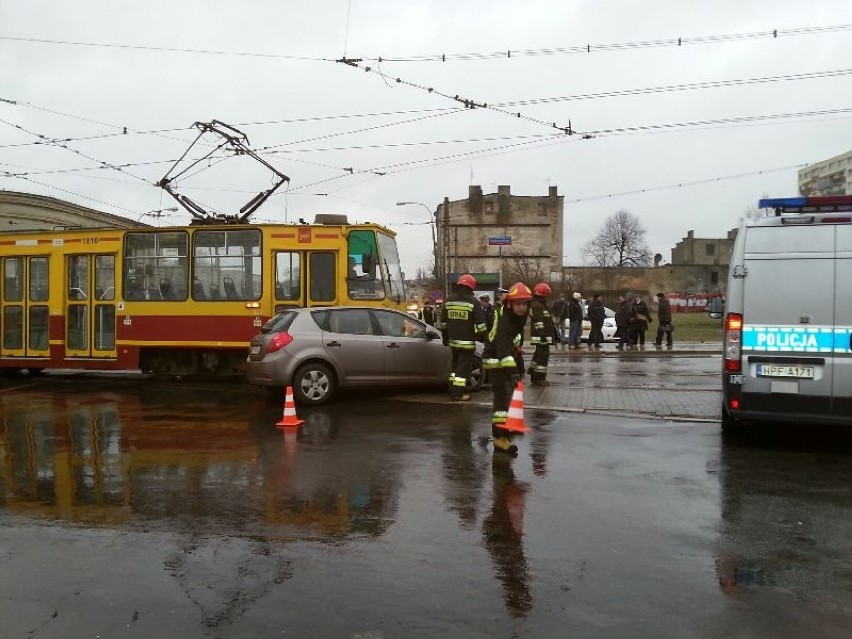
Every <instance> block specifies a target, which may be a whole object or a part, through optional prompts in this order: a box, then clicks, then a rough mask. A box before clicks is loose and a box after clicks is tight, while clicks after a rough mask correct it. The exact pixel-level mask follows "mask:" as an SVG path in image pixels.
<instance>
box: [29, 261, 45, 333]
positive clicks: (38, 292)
mask: <svg viewBox="0 0 852 639" xmlns="http://www.w3.org/2000/svg"><path fill="white" fill-rule="evenodd" d="M47 269H48V259H47V258H46V257H31V258H30V301H31V302H46V301H47V293H48V281H49V280H48V277H47ZM31 348H35V347H31Z"/></svg>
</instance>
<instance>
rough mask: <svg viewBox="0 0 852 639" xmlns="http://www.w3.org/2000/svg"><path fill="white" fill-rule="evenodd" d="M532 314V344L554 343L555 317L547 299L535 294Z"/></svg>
mask: <svg viewBox="0 0 852 639" xmlns="http://www.w3.org/2000/svg"><path fill="white" fill-rule="evenodd" d="M530 316H531V317H532V326H531V330H530V344H533V345H535V346H538V345H539V344H553V331H554V328H553V318H552V317H551V316H550V311H549V310H547V300H546V299H544V298H542V297H538V296H534V297H533V299H532V304H530Z"/></svg>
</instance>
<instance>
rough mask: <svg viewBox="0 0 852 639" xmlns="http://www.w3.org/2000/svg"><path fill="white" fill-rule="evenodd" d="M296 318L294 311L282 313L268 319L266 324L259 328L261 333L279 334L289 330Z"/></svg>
mask: <svg viewBox="0 0 852 639" xmlns="http://www.w3.org/2000/svg"><path fill="white" fill-rule="evenodd" d="M295 317H296V312H295V311H284V312H282V313H278V314H277V315H273V316H272V317H270V318H269V319H268V320H267V321H266V324H264V325H263V326H261V327H260V332H261V333H280V332H281V331H286V330H287V329H288V328H290V324H292V323H293V319H295Z"/></svg>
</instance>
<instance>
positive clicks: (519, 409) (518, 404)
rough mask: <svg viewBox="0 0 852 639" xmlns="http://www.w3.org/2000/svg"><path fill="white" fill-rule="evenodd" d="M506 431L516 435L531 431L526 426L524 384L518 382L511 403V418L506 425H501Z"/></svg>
mask: <svg viewBox="0 0 852 639" xmlns="http://www.w3.org/2000/svg"><path fill="white" fill-rule="evenodd" d="M501 426H502V428H505V429H506V430H511V431H514V432H516V433H527V432H529V431H530V429H529V428H527V427H526V426H525V425H524V383H523V382H518V385H517V386H516V387H515V392H513V393H512V401H511V402H510V403H509V417H508V418H507V419H506V423H505V424H502V425H501Z"/></svg>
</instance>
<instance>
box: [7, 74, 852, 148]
mask: <svg viewBox="0 0 852 639" xmlns="http://www.w3.org/2000/svg"><path fill="white" fill-rule="evenodd" d="M849 75H852V69H828V70H819V71H810V72H803V73H792V74H785V75H775V76H763V77H753V78H734V79H722V80H708V81H704V82H693V83H683V84H673V85H662V86H653V87H635V88H628V89H614V90H611V91H600V92H596V93H586V94H574V95H565V96H553V97H542V98H529V99H520V100H511V101H503V102H495V103H494V106H497V107H513V106H528V105H536V104H550V103H554V102H570V101H583V100H595V99H605V98H615V97H623V96H634V95H649V94H657V93H674V92H681V91H696V90H707V89H717V88H724V87H735V86H747V85H753V84H768V83H777V82H794V81H802V80H814V79H828V78H837V77H845V76H849ZM0 102H2V103H6V104H10V105H16V106H23V107H28V108H32V109H36V110H39V111H44V112H47V113H53V114H56V115H62V116H65V117H69V118H73V119H77V120H81V121H84V122H89V123H92V124H98V125H101V126H105V127H109V128H115V129H119V131H117V132H114V133H101V134H96V135H87V136H79V137H55V138H53V141H58V142H80V141H89V140H101V139H108V138H113V137H125V136H130V135H158V134H162V133H171V132H181V131H187V130H188V127H171V128H161V129H147V130H136V129H132V128H129V127H125V126H123V125H119V124H112V123H109V122H103V121H100V120H95V119H92V118H87V117H85V116H80V115H75V114H70V113H64V112H61V111H57V110H55V109H50V108H47V107H41V106H37V105H34V104H32V103H30V102H22V101H19V100H12V99H4V98H0ZM465 110H466V109H465V108H464V106H463V104H462V106H460V107H446V108H435V109H409V110H402V111H379V112H369V113H343V114H330V115H321V116H309V117H297V118H282V119H276V120H255V121H247V122H237V123H235V124H234V126H237V127H250V126H269V125H277V124H301V123H310V122H321V121H328V120H343V119H353V118H373V117H386V116H395V115H429V114H434V115H439V114H442V113H447V114H449V113H452V112H463V111H465ZM414 121H417V119H416V118H415V119H412V120H404V121H403V122H402V123H409V122H414ZM396 124H399V123H396ZM394 125H395V124H394V123H389V124H385V125H383V126H394ZM375 128H381V127H366V128H362V129H356V130H354V131H352V133H360V132H366V131H371V130H374V129H375ZM336 135H342V134H334V135H333V136H332V137H334V136H336ZM160 137H164V138H165V139H169V140H178V141H181V142H184V141H185V140H183V139H179V138H174V137H170V136H160ZM311 141H313V140H311ZM303 142H305V140H299V141H294V142H287V143H283V144H282V145H269V147H268V148H275V147H277V146H291V145H295V144H299V143H303ZM51 143H52V141H51ZM438 143H443V142H422V143H409V145H414V144H438ZM45 144H48V142H46V141H44V140H35V141H32V142H19V143H15V144H3V145H0V149H8V148H18V147H27V146H38V145H45ZM350 148H364V149H367V148H386V146H383V145H373V146H360V147H357V146H356V147H335V148H333V149H331V150H348V149H350ZM258 150H259V151H260V150H262V149H258ZM317 150H326V149H317ZM313 151H314V149H296V150H295V151H292V150H290V151H281V152H282V153H292V152H313Z"/></svg>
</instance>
